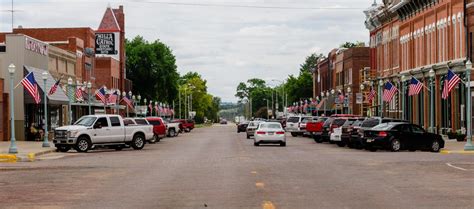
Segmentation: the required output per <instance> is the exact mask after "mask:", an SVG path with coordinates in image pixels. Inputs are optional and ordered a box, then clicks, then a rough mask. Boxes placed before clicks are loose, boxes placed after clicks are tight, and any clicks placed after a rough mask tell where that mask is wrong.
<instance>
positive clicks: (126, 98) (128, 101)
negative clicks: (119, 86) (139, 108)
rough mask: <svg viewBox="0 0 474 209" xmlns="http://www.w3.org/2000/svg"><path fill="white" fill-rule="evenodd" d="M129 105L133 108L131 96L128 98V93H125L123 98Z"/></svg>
mask: <svg viewBox="0 0 474 209" xmlns="http://www.w3.org/2000/svg"><path fill="white" fill-rule="evenodd" d="M122 100H123V101H124V102H125V103H126V104H127V105H128V106H129V107H131V108H133V103H132V100H131V99H130V98H128V95H125V96H124V97H123V99H122Z"/></svg>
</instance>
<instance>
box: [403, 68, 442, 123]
mask: <svg viewBox="0 0 474 209" xmlns="http://www.w3.org/2000/svg"><path fill="white" fill-rule="evenodd" d="M431 70H433V69H431ZM431 70H430V73H431ZM433 73H434V71H433ZM400 80H401V81H402V83H401V89H402V120H405V81H406V80H407V77H406V76H405V75H402V76H400ZM430 82H431V81H430ZM431 96H433V95H431ZM431 103H433V102H431Z"/></svg>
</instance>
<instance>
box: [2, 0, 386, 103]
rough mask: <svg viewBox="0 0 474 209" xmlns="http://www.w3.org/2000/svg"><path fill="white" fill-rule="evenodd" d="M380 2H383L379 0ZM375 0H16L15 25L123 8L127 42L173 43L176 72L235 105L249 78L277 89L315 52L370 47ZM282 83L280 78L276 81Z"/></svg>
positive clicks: (76, 23)
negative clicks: (348, 45)
mask: <svg viewBox="0 0 474 209" xmlns="http://www.w3.org/2000/svg"><path fill="white" fill-rule="evenodd" d="M379 2H380V0H379ZM372 3H373V1H372V0H108V1H103V0H14V10H15V13H14V26H15V27H17V26H18V25H21V26H23V27H25V28H27V27H91V28H93V29H97V27H98V26H99V24H100V20H101V19H102V16H103V14H104V11H105V9H106V8H107V6H108V5H109V4H110V5H111V6H112V7H113V8H118V6H119V5H123V6H124V10H125V11H124V12H125V19H126V21H125V33H126V37H127V38H133V37H135V36H137V35H140V36H143V37H144V38H145V39H147V40H149V41H153V40H157V39H159V40H160V41H162V42H163V43H165V44H167V45H168V46H170V48H171V49H172V50H173V53H174V54H175V56H176V59H177V66H178V71H179V72H180V73H181V74H184V73H186V72H189V71H196V72H198V73H200V74H201V75H202V76H203V78H204V79H206V80H207V83H208V91H209V93H211V94H213V95H214V96H218V97H221V98H222V101H224V102H235V101H237V98H235V97H234V95H235V91H236V87H237V85H238V84H239V83H240V82H245V81H247V80H248V79H250V78H261V79H263V80H266V81H267V82H268V83H269V85H273V86H274V85H278V84H279V82H282V81H284V80H285V79H286V78H287V77H288V75H290V74H298V71H299V67H300V65H301V64H302V63H303V62H304V60H305V58H306V57H307V56H309V55H310V54H311V53H318V54H319V53H323V54H327V53H328V52H329V51H330V50H331V49H333V48H337V47H338V46H339V45H340V44H342V43H344V42H346V41H353V42H355V41H364V42H368V39H369V34H368V31H367V29H366V28H365V26H364V14H363V10H364V9H365V8H368V7H369V6H370V5H371V4H372ZM10 9H11V0H0V30H1V31H3V32H8V31H11V13H10V12H9V11H8V10H10ZM278 80H279V81H278Z"/></svg>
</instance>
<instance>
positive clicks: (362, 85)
mask: <svg viewBox="0 0 474 209" xmlns="http://www.w3.org/2000/svg"><path fill="white" fill-rule="evenodd" d="M359 87H360V93H361V94H362V102H361V103H360V116H363V115H364V89H365V86H364V84H363V83H361V84H360V86H359Z"/></svg>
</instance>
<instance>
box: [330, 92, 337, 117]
mask: <svg viewBox="0 0 474 209" xmlns="http://www.w3.org/2000/svg"><path fill="white" fill-rule="evenodd" d="M334 94H336V90H334V89H332V90H331V95H332V97H333V98H334V101H336V99H335V97H334ZM335 107H336V110H335V111H336V114H337V106H335Z"/></svg>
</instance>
